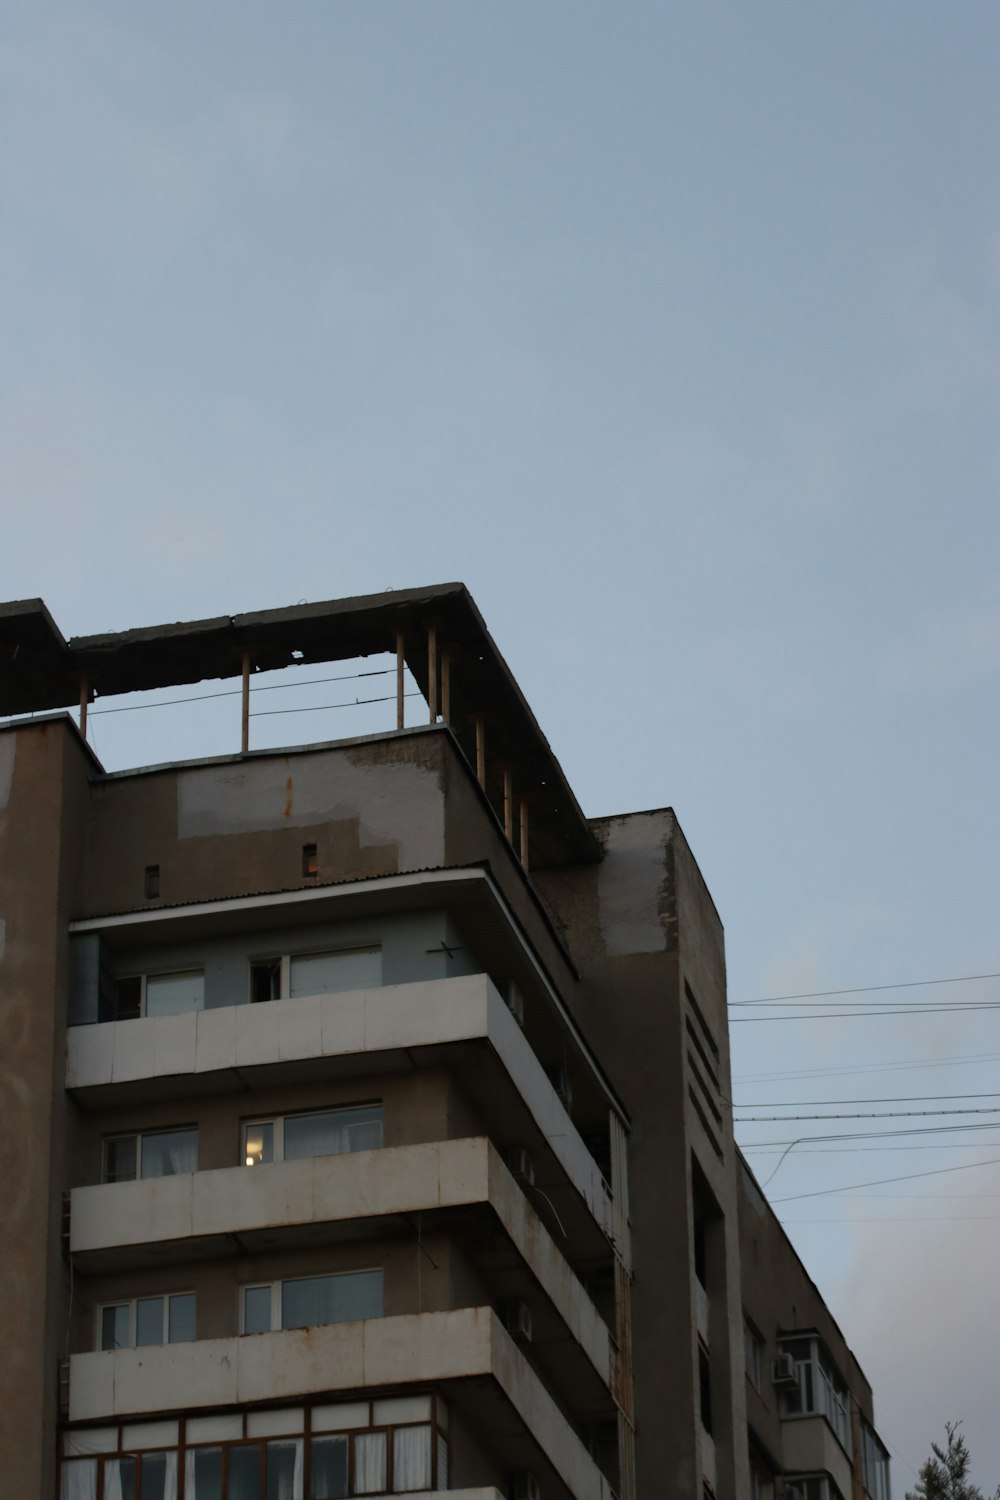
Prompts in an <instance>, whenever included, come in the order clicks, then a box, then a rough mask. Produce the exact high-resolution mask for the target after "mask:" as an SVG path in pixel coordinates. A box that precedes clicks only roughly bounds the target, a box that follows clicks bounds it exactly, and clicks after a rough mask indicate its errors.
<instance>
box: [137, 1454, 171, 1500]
mask: <svg viewBox="0 0 1000 1500" xmlns="http://www.w3.org/2000/svg"><path fill="white" fill-rule="evenodd" d="M139 1473H140V1476H141V1480H142V1485H141V1488H142V1500H175V1496H176V1494H177V1454H176V1453H144V1454H143V1455H142V1458H141V1459H140V1460H139Z"/></svg>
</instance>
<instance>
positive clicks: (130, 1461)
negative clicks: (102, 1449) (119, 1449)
mask: <svg viewBox="0 0 1000 1500" xmlns="http://www.w3.org/2000/svg"><path fill="white" fill-rule="evenodd" d="M104 1500H135V1459H134V1458H109V1459H107V1460H106V1462H105V1464H104Z"/></svg>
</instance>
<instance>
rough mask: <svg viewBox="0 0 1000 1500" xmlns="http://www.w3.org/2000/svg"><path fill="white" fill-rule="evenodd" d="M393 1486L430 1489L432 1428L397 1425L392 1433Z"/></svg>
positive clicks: (396, 1487) (428, 1426)
mask: <svg viewBox="0 0 1000 1500" xmlns="http://www.w3.org/2000/svg"><path fill="white" fill-rule="evenodd" d="M392 1487H393V1489H394V1490H399V1491H401V1490H429V1489H430V1487H431V1429H430V1425H429V1424H428V1425H427V1426H426V1427H397V1428H396V1431H395V1432H394V1433H393V1435H392Z"/></svg>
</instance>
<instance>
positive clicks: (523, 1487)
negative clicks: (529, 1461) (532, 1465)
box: [510, 1469, 542, 1500]
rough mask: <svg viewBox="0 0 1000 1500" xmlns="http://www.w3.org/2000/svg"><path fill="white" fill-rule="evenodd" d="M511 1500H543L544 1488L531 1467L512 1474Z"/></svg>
mask: <svg viewBox="0 0 1000 1500" xmlns="http://www.w3.org/2000/svg"><path fill="white" fill-rule="evenodd" d="M510 1500H542V1489H541V1485H540V1484H539V1483H538V1480H537V1478H536V1477H535V1475H534V1474H532V1472H531V1470H530V1469H521V1470H520V1471H519V1473H517V1474H512V1475H511V1481H510Z"/></svg>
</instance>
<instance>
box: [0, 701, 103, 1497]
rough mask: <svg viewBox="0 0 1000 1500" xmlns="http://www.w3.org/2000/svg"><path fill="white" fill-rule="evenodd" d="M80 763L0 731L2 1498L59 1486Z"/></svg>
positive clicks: (67, 742)
mask: <svg viewBox="0 0 1000 1500" xmlns="http://www.w3.org/2000/svg"><path fill="white" fill-rule="evenodd" d="M88 769H89V767H88V761H87V756H86V752H85V751H84V750H83V748H82V745H81V744H80V742H79V741H78V739H77V738H76V735H75V731H74V730H73V729H72V727H71V726H70V725H69V724H68V722H66V721H56V722H53V723H45V724H38V725H30V724H29V725H23V726H19V727H18V728H17V729H16V730H15V729H12V728H11V729H4V730H3V731H0V935H2V936H0V1118H2V1120H3V1132H2V1133H0V1180H2V1181H3V1183H4V1209H3V1224H4V1234H3V1241H2V1245H0V1329H2V1330H3V1337H4V1351H5V1353H4V1361H3V1369H2V1371H0V1473H2V1474H3V1476H4V1477H3V1483H4V1488H5V1489H9V1492H10V1493H11V1494H12V1495H19V1496H20V1495H24V1496H32V1497H33V1496H35V1495H48V1494H51V1493H52V1492H53V1488H54V1484H55V1477H54V1463H55V1458H54V1455H55V1415H56V1383H57V1382H56V1374H57V1360H58V1357H59V1355H60V1354H61V1352H62V1341H63V1338H64V1335H65V1326H66V1318H67V1306H66V1301H65V1295H66V1294H65V1283H64V1268H63V1264H62V1259H61V1255H60V1249H59V1226H60V1220H61V1208H62V1182H63V1175H64V1167H65V1163H64V1151H65V1141H66V1134H67V1132H66V1125H65V1121H66V1112H67V1104H66V1099H65V1093H64V1089H63V1069H64V1062H63V1056H64V1053H63V1036H64V1031H65V1019H66V998H65V997H66V989H67V961H66V935H65V921H66V913H67V911H68V909H69V907H70V905H71V903H72V901H73V900H74V899H75V893H76V883H77V878H78V872H79V864H80V851H81V849H82V842H83V829H84V814H85V798H86V777H87V773H88Z"/></svg>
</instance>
